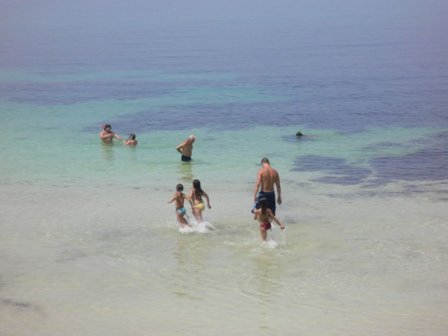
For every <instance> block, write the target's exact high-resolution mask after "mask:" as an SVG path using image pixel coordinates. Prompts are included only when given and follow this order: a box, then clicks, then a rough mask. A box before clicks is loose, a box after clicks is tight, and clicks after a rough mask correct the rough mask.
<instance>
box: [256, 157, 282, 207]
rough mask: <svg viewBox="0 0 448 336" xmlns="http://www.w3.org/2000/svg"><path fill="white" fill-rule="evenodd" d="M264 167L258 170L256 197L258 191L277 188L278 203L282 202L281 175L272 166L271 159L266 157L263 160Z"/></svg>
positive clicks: (269, 190)
mask: <svg viewBox="0 0 448 336" xmlns="http://www.w3.org/2000/svg"><path fill="white" fill-rule="evenodd" d="M261 164H262V167H261V169H260V170H259V171H258V175H257V182H256V183H255V192H254V199H255V200H256V198H257V193H258V191H259V190H260V191H261V192H265V193H270V192H273V191H275V190H274V188H276V189H277V193H278V198H277V203H278V204H281V203H282V195H281V191H282V189H281V186H280V175H279V174H278V172H277V171H276V170H275V169H274V168H272V167H271V165H270V163H269V160H268V159H266V158H264V159H263V160H261Z"/></svg>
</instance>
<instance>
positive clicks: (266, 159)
mask: <svg viewBox="0 0 448 336" xmlns="http://www.w3.org/2000/svg"><path fill="white" fill-rule="evenodd" d="M261 163H269V159H268V158H262V159H261Z"/></svg>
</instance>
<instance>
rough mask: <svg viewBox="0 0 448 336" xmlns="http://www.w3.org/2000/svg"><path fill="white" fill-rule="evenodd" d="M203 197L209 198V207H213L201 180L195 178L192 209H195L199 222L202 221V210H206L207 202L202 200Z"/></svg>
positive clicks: (191, 197) (191, 196)
mask: <svg viewBox="0 0 448 336" xmlns="http://www.w3.org/2000/svg"><path fill="white" fill-rule="evenodd" d="M202 197H205V199H206V200H207V207H208V208H209V209H211V208H212V207H211V205H210V199H209V197H208V195H207V193H206V192H205V191H204V190H202V188H201V182H200V181H199V180H193V190H192V191H191V194H190V199H191V203H192V205H191V209H192V210H193V215H194V217H195V218H196V220H197V222H198V223H202V211H204V209H205V204H204V201H203V200H202Z"/></svg>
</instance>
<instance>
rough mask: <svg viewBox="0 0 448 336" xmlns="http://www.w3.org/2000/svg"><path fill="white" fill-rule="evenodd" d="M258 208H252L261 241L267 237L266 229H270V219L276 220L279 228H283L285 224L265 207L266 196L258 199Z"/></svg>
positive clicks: (266, 202)
mask: <svg viewBox="0 0 448 336" xmlns="http://www.w3.org/2000/svg"><path fill="white" fill-rule="evenodd" d="M259 202H260V208H259V209H255V210H254V215H255V216H254V219H255V220H258V221H259V222H260V235H261V239H262V240H263V241H265V240H266V238H267V235H268V234H267V230H270V229H271V221H272V220H273V221H274V222H276V223H277V224H278V225H279V226H280V229H282V230H283V229H284V228H285V226H284V225H283V224H282V223H281V222H280V221H279V220H278V219H277V218H276V217H275V216H274V214H273V213H272V211H271V209H269V208H268V207H267V205H268V201H267V199H266V198H261V199H260V200H259Z"/></svg>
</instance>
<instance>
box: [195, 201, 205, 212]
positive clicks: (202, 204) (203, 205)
mask: <svg viewBox="0 0 448 336" xmlns="http://www.w3.org/2000/svg"><path fill="white" fill-rule="evenodd" d="M194 207H195V208H196V209H198V210H201V211H202V210H204V209H205V204H204V203H197V204H195V205H194Z"/></svg>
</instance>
